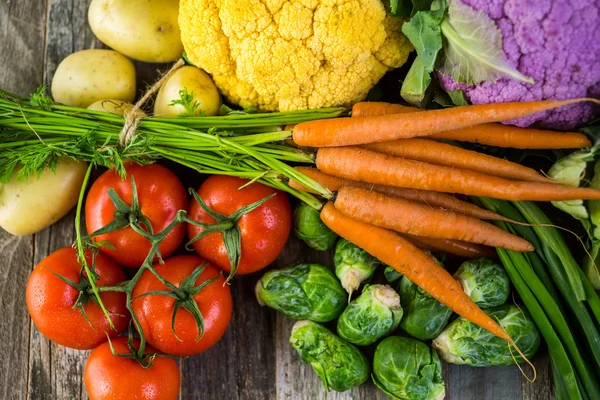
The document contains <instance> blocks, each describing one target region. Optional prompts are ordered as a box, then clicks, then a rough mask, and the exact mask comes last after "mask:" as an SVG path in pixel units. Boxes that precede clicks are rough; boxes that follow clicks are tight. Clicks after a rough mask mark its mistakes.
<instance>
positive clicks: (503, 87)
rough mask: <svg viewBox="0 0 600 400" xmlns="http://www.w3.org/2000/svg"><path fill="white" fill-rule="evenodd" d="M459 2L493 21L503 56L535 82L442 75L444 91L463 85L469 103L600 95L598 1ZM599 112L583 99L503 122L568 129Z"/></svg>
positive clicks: (500, 0) (508, 0) (496, 0)
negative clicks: (469, 81) (476, 81)
mask: <svg viewBox="0 0 600 400" xmlns="http://www.w3.org/2000/svg"><path fill="white" fill-rule="evenodd" d="M462 1H463V2H464V3H465V4H467V5H469V6H471V7H472V8H473V9H475V10H481V11H483V12H484V13H486V14H487V15H488V16H489V18H490V19H492V20H494V21H495V22H496V25H497V26H498V28H499V29H500V31H501V32H502V36H503V42H502V45H503V48H504V53H505V54H506V57H507V60H508V61H509V63H511V64H512V65H513V66H516V68H517V69H518V70H519V71H520V72H521V73H523V74H525V75H527V76H529V77H531V78H533V79H534V80H535V84H533V85H532V84H528V83H523V82H518V81H515V80H510V79H500V80H498V81H497V82H495V83H491V82H483V83H481V84H480V85H476V86H470V87H467V86H466V85H464V84H457V83H456V82H454V81H453V80H452V78H451V77H449V76H440V81H441V82H442V86H443V87H444V88H445V89H446V90H456V89H462V90H463V91H464V93H465V96H466V98H467V99H468V100H470V101H471V102H472V103H473V104H481V103H493V102H507V101H531V100H541V99H561V100H562V99H569V98H574V97H596V98H597V97H600V29H599V27H600V0H462ZM440 75H441V74H440ZM599 111H600V110H599V108H598V107H597V106H595V105H591V104H589V103H587V104H585V103H581V104H575V105H571V106H565V107H561V108H559V109H557V110H553V111H547V112H543V113H539V114H536V115H533V116H531V117H526V118H520V119H518V120H512V121H506V123H510V124H514V125H517V126H523V127H524V126H529V125H532V124H535V125H536V126H539V127H544V128H550V129H559V130H569V129H573V128H576V127H580V126H583V125H585V124H586V123H588V122H590V121H591V120H592V119H593V118H594V117H595V116H597V115H598V112H599Z"/></svg>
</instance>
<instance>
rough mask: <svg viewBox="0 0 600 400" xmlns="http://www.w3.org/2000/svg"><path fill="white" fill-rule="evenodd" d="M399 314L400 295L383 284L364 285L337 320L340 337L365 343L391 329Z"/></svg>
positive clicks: (397, 321) (353, 341)
mask: <svg viewBox="0 0 600 400" xmlns="http://www.w3.org/2000/svg"><path fill="white" fill-rule="evenodd" d="M401 318H402V307H401V306H400V296H398V293H396V292H395V291H394V289H392V288H391V287H389V286H387V285H370V286H369V285H367V286H365V288H364V289H363V292H362V294H361V295H360V296H359V297H358V298H356V299H355V300H352V301H351V302H350V304H348V307H346V309H345V310H344V312H343V313H342V315H340V318H339V319H338V323H337V332H338V335H340V337H341V338H342V339H345V340H347V341H349V342H350V343H354V344H356V345H359V346H368V345H370V344H372V343H375V342H376V341H377V340H379V339H380V338H382V337H384V336H386V335H389V334H390V333H392V332H393V331H394V330H395V329H396V328H397V327H398V324H399V323H400V319H401Z"/></svg>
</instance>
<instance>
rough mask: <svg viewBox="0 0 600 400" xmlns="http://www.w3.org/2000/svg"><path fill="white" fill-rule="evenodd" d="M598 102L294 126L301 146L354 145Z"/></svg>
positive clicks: (509, 105)
mask: <svg viewBox="0 0 600 400" xmlns="http://www.w3.org/2000/svg"><path fill="white" fill-rule="evenodd" d="M583 101H591V102H595V103H600V100H596V99H587V98H583V99H570V100H543V101H532V102H514V103H492V104H477V105H471V106H460V107H453V108H445V109H440V110H428V111H423V112H418V113H417V112H411V113H404V114H391V115H382V116H376V117H355V118H333V119H325V120H319V121H310V122H302V123H300V124H298V125H296V126H295V127H294V132H293V137H294V142H296V144H298V145H299V146H312V147H332V146H351V145H359V144H367V143H374V142H385V141H390V140H396V139H407V138H411V137H418V136H427V135H431V134H433V133H437V132H443V131H448V130H454V129H461V128H467V127H471V126H474V125H479V124H484V123H488V122H500V121H505V120H509V119H513V118H521V117H526V116H529V115H532V114H535V113H538V112H542V111H547V110H551V109H553V108H557V107H561V106H565V105H569V104H574V103H578V102H583Z"/></svg>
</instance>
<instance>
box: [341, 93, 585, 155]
mask: <svg viewBox="0 0 600 400" xmlns="http://www.w3.org/2000/svg"><path fill="white" fill-rule="evenodd" d="M416 111H425V110H421V109H419V108H414V107H407V106H403V105H400V104H390V103H379V102H361V103H356V104H355V105H354V107H352V116H353V117H374V116H377V115H389V114H402V113H408V112H416ZM427 137H428V138H431V139H445V140H459V141H461V142H473V143H480V144H485V145H488V146H498V147H511V148H515V149H537V150H544V149H581V148H585V147H590V146H591V145H592V142H590V140H589V139H588V138H587V137H586V136H585V135H584V134H582V133H577V132H554V131H547V130H542V129H532V128H519V127H517V126H512V125H503V124H496V123H490V124H481V125H475V126H472V127H469V128H463V129H457V130H451V131H444V132H439V133H434V134H433V135H428V136H427Z"/></svg>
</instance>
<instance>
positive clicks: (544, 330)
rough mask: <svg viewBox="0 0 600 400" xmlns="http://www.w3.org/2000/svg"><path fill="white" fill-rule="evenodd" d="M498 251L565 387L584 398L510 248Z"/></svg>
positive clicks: (574, 396)
mask: <svg viewBox="0 0 600 400" xmlns="http://www.w3.org/2000/svg"><path fill="white" fill-rule="evenodd" d="M497 251H498V255H499V256H500V260H501V261H502V264H503V265H504V267H505V268H506V273H507V274H508V276H509V277H510V280H511V282H512V283H513V285H514V286H515V289H516V290H517V292H518V293H519V295H520V296H521V298H522V299H523V302H524V303H525V306H526V307H527V310H529V313H530V314H531V317H532V318H533V320H534V321H535V324H536V325H537V327H538V329H539V330H540V332H541V334H542V336H543V337H544V339H545V340H546V343H547V344H548V349H549V350H550V353H551V354H552V357H554V359H555V360H556V363H557V367H558V369H559V371H560V375H561V376H562V377H563V380H564V382H565V389H566V391H567V393H568V394H569V398H570V399H583V397H582V395H581V392H580V391H579V387H578V386H577V379H576V377H575V371H574V370H573V366H572V365H571V362H570V361H569V357H568V356H567V353H566V351H565V349H564V347H563V346H562V343H561V341H560V339H559V338H558V335H557V334H556V332H555V331H554V329H553V328H552V324H551V323H550V321H549V320H548V317H547V316H546V314H545V313H544V311H543V310H542V308H541V306H540V304H539V303H538V301H537V300H536V298H535V296H534V295H533V293H532V292H531V290H529V288H528V287H527V284H526V283H525V281H524V280H523V279H522V278H521V276H520V275H519V272H518V268H519V267H518V266H517V265H515V263H514V261H515V260H513V259H512V257H511V256H510V254H509V253H510V252H509V251H508V250H504V249H497ZM516 254H520V253H516ZM518 262H520V261H518ZM519 266H520V264H519Z"/></svg>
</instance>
